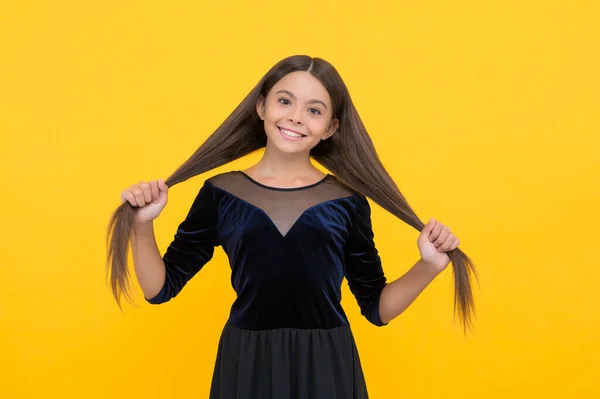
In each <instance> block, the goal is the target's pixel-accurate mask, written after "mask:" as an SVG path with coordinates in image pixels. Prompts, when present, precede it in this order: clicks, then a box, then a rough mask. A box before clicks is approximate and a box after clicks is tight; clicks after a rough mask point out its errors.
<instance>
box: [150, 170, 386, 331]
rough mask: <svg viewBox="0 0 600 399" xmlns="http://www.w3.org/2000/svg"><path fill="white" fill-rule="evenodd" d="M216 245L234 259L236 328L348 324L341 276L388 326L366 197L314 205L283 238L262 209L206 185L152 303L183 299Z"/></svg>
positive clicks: (366, 309) (232, 320)
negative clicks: (381, 303) (383, 314)
mask: <svg viewBox="0 0 600 399" xmlns="http://www.w3.org/2000/svg"><path fill="white" fill-rule="evenodd" d="M229 173H233V172H229ZM330 177H331V178H333V179H335V177H333V176H330ZM325 180H326V179H324V181H325ZM264 189H265V190H277V189H275V188H271V189H269V188H267V187H264ZM284 190H285V189H282V191H284ZM296 193H297V195H303V193H305V190H302V189H299V190H296V191H295V192H294V194H293V195H296ZM286 194H287V195H290V193H289V192H287V193H286ZM306 194H307V195H308V194H309V193H308V192H307V193H306ZM217 246H221V247H222V248H223V250H224V251H225V252H226V254H227V255H228V257H229V261H230V266H231V284H232V286H233V288H234V290H235V292H236V293H237V299H236V300H235V301H234V303H233V305H232V307H231V313H230V316H229V320H228V323H229V324H230V325H232V326H235V327H237V328H240V329H248V330H268V329H275V328H297V329H314V328H319V329H320V328H335V327H340V326H344V325H348V324H349V323H348V319H347V317H346V314H345V312H344V310H343V308H342V306H341V304H340V300H341V285H342V282H343V279H344V277H345V278H346V279H347V281H348V284H349V287H350V289H351V292H352V293H353V295H354V296H355V297H356V300H357V303H358V305H359V306H360V309H361V313H362V315H363V316H365V317H366V319H367V320H369V321H370V322H371V323H372V324H374V325H376V326H383V325H385V324H384V323H383V322H382V321H381V318H380V316H379V298H380V295H381V291H382V290H383V288H384V287H385V285H386V278H385V275H384V272H383V269H382V266H381V260H380V258H379V255H378V252H377V249H376V247H375V244H374V241H373V231H372V227H371V209H370V206H369V203H368V201H367V199H366V198H365V197H364V196H362V195H359V194H356V193H354V194H352V195H349V196H344V197H341V198H336V199H333V200H328V201H323V202H320V203H318V204H316V205H312V206H309V207H307V208H306V209H305V210H304V212H303V213H301V214H300V216H299V217H298V218H297V219H296V220H295V221H294V222H293V224H291V227H290V228H289V230H288V231H286V232H285V234H282V232H281V231H280V230H279V229H278V228H277V227H276V224H275V223H274V222H273V220H272V219H271V218H270V217H269V216H268V213H266V212H265V211H264V210H263V209H261V208H259V207H257V206H255V205H253V204H251V203H250V202H248V201H246V200H245V199H242V198H241V197H240V196H238V195H234V194H232V193H231V192H230V191H228V190H225V189H223V188H220V187H217V186H216V185H215V184H213V183H212V181H211V179H209V180H207V181H205V183H204V185H203V186H202V188H201V189H200V191H199V193H198V195H197V196H196V198H195V200H194V202H193V204H192V206H191V208H190V211H189V213H188V215H187V217H186V218H185V220H184V221H183V222H182V223H181V224H180V225H179V227H178V229H177V232H176V234H175V237H174V239H173V241H172V242H171V244H170V245H169V247H168V248H167V250H166V252H165V254H164V256H163V260H164V262H165V265H166V270H167V275H166V279H165V284H164V286H163V288H162V290H161V291H160V292H159V293H158V294H157V295H156V296H155V297H154V298H151V299H147V300H148V302H150V303H153V304H159V303H163V302H166V301H169V300H170V299H172V298H173V297H175V296H176V295H177V294H179V293H180V291H181V290H182V289H183V287H184V286H185V285H186V283H187V282H188V281H189V280H190V279H191V278H192V277H193V276H195V275H196V274H197V273H198V272H199V271H200V270H201V269H202V267H204V265H206V263H207V262H208V261H209V260H210V259H211V258H212V256H213V254H214V250H215V247H217Z"/></svg>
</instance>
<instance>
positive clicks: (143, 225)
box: [133, 220, 154, 234]
mask: <svg viewBox="0 0 600 399" xmlns="http://www.w3.org/2000/svg"><path fill="white" fill-rule="evenodd" d="M133 230H134V232H135V233H136V234H140V233H142V234H143V233H145V232H152V231H153V230H154V221H153V220H149V221H146V222H137V221H136V222H135V223H134V225H133Z"/></svg>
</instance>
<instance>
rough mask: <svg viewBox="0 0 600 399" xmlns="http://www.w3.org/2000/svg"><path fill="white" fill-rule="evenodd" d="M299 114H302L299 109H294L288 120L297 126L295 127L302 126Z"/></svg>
mask: <svg viewBox="0 0 600 399" xmlns="http://www.w3.org/2000/svg"><path fill="white" fill-rule="evenodd" d="M301 112H302V109H301V107H296V109H294V111H292V112H291V114H290V116H289V118H288V120H289V121H290V122H291V123H294V124H297V125H300V124H302V118H301V117H300V114H301Z"/></svg>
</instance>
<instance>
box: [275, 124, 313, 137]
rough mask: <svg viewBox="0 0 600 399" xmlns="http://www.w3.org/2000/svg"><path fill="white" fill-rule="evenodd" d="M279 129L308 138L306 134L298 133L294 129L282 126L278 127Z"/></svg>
mask: <svg viewBox="0 0 600 399" xmlns="http://www.w3.org/2000/svg"><path fill="white" fill-rule="evenodd" d="M277 127H278V128H280V129H285V130H289V131H290V132H294V133H296V134H301V135H303V136H306V134H304V133H300V132H298V131H296V130H293V129H288V128H287V127H281V126H277Z"/></svg>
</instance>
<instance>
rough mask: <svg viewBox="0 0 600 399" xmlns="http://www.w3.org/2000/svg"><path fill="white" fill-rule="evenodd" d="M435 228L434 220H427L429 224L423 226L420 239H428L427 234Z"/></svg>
mask: <svg viewBox="0 0 600 399" xmlns="http://www.w3.org/2000/svg"><path fill="white" fill-rule="evenodd" d="M434 227H435V220H434V219H433V218H431V219H429V222H427V224H426V225H425V226H423V230H421V237H423V238H429V234H431V231H432V230H433V228H434Z"/></svg>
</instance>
